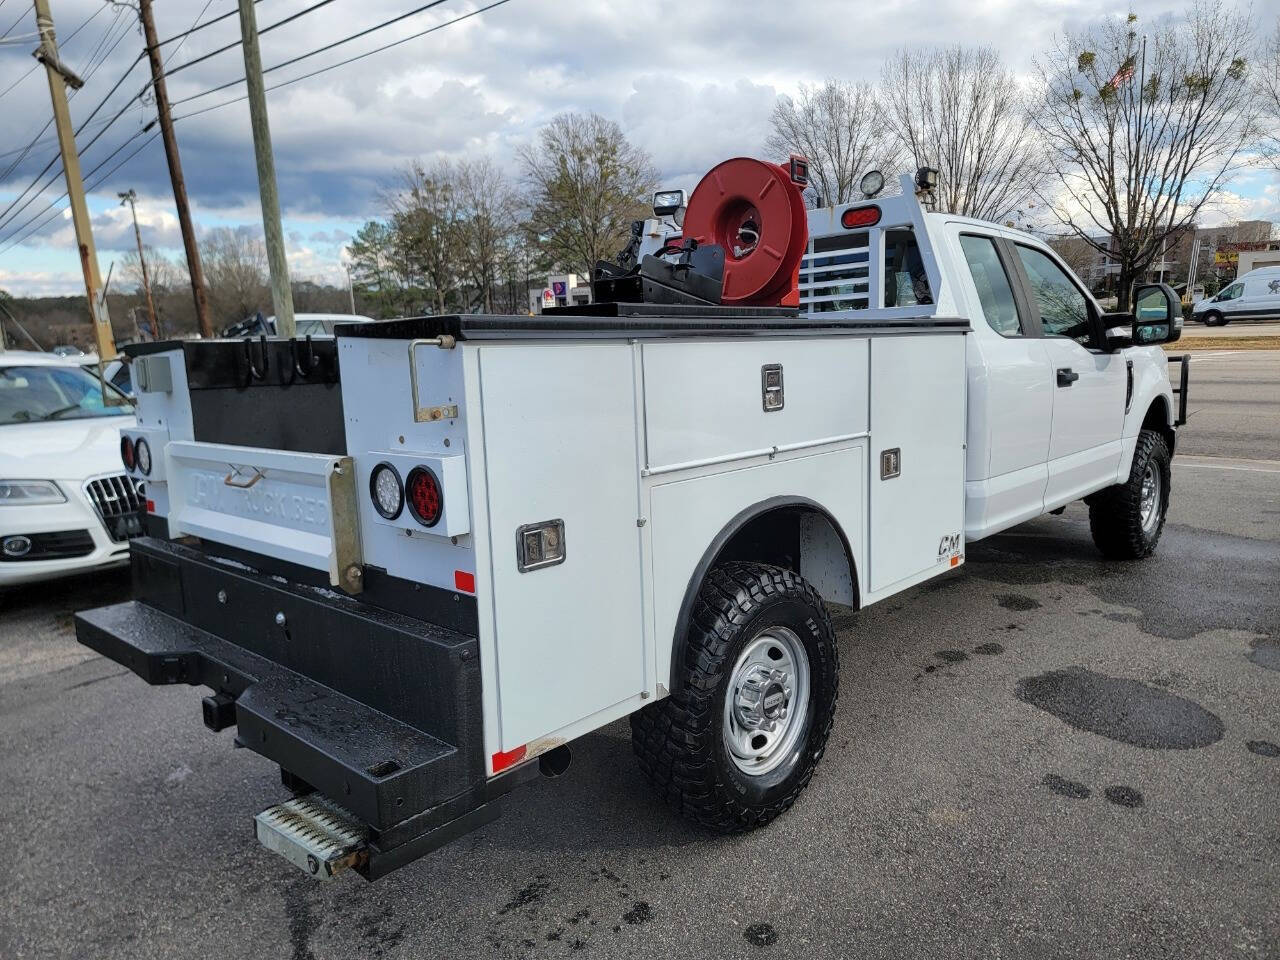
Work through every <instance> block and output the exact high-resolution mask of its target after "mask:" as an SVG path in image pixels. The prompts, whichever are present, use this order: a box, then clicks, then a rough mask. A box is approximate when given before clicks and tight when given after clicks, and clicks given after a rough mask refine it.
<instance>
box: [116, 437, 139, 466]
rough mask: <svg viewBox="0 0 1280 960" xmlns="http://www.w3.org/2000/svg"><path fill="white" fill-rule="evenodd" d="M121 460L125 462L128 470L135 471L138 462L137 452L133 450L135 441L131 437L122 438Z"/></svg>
mask: <svg viewBox="0 0 1280 960" xmlns="http://www.w3.org/2000/svg"><path fill="white" fill-rule="evenodd" d="M120 459H121V460H123V461H124V468H125V469H126V470H133V469H134V468H135V465H136V464H137V462H138V458H137V455H136V451H135V450H134V449H133V440H132V439H131V438H129V437H121V438H120Z"/></svg>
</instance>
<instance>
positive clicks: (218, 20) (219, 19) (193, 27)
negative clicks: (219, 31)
mask: <svg viewBox="0 0 1280 960" xmlns="http://www.w3.org/2000/svg"><path fill="white" fill-rule="evenodd" d="M212 2H213V0H209V3H212ZM253 2H254V4H255V5H256V4H259V3H261V2H262V0H253ZM209 3H206V4H205V5H204V10H208V9H209ZM204 10H201V11H200V16H199V17H196V23H199V22H200V18H201V17H203V16H204ZM302 12H303V13H306V12H307V11H305V10H304V11H302ZM239 13H240V11H239V9H236V10H230V11H228V12H227V13H223V14H219V15H218V16H216V17H214V18H213V19H212V20H210V21H209V22H208V23H200V25H199V26H196V24H194V23H193V24H192V25H191V29H189V30H186V31H184V32H183V33H175V34H174V35H173V36H172V37H170V38H169V39H168V40H161V41H160V42H159V43H157V44H156V46H157V47H167V46H168V45H169V44H171V43H173V41H175V40H185V39H187V37H189V36H191V34H193V33H197V32H199V31H201V30H203V29H205V27H212V26H213V25H214V24H215V23H221V22H222V21H223V20H226V19H227V18H228V17H234V16H236V15H238V14H239ZM299 16H301V14H299ZM179 46H181V44H179ZM175 52H176V51H175ZM169 56H170V57H172V56H173V54H172V53H171V54H169ZM165 63H168V61H167V60H166V61H165Z"/></svg>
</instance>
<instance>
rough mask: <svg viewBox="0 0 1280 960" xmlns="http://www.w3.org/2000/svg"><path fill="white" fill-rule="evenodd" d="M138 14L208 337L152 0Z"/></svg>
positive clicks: (196, 250)
mask: <svg viewBox="0 0 1280 960" xmlns="http://www.w3.org/2000/svg"><path fill="white" fill-rule="evenodd" d="M138 16H139V17H140V18H141V20H142V32H143V35H144V36H145V37H146V41H147V57H148V58H149V59H150V61H151V88H152V89H153V90H154V91H155V96H156V115H157V117H158V118H159V120H160V136H161V139H162V140H164V155H165V156H166V157H167V158H168V160H169V179H170V180H171V181H173V202H174V204H175V205H176V206H177V208H178V223H179V225H180V226H181V227H182V245H183V247H185V248H186V251H187V273H188V275H189V276H190V277H191V295H192V296H193V297H194V298H195V302H196V320H197V321H198V322H199V324H200V336H202V337H205V338H210V337H212V336H213V335H214V334H213V325H212V324H211V323H210V322H209V303H208V301H207V299H206V298H205V291H204V268H203V267H202V266H201V265H200V248H199V247H198V246H196V231H195V227H193V226H192V224H191V209H190V207H189V206H188V204H187V184H186V181H185V180H183V179H182V158H181V157H180V156H179V155H178V141H177V138H175V137H174V135H173V116H172V115H171V114H170V113H169V93H168V91H167V90H166V89H165V83H164V62H163V61H162V60H161V59H160V41H159V40H158V39H157V37H156V23H155V19H154V18H153V17H152V15H151V0H138ZM153 322H154V319H153Z"/></svg>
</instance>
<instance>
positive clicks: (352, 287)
mask: <svg viewBox="0 0 1280 960" xmlns="http://www.w3.org/2000/svg"><path fill="white" fill-rule="evenodd" d="M343 266H344V267H345V268H346V271H347V294H348V295H349V296H350V297H351V313H352V314H353V315H354V314H355V312H356V287H355V284H354V283H352V282H351V264H349V263H344V264H343Z"/></svg>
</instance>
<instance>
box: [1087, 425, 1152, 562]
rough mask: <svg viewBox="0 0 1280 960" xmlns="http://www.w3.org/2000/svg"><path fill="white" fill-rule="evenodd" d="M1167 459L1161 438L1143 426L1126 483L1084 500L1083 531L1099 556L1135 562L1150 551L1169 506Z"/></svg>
mask: <svg viewBox="0 0 1280 960" xmlns="http://www.w3.org/2000/svg"><path fill="white" fill-rule="evenodd" d="M1169 461H1170V456H1169V447H1168V445H1167V444H1166V443H1165V442H1164V437H1162V436H1161V435H1160V434H1158V433H1157V432H1156V431H1154V430H1143V431H1142V432H1141V433H1140V434H1138V446H1137V449H1135V450H1134V452H1133V466H1132V467H1131V468H1130V469H1129V480H1128V482H1126V483H1117V484H1116V485H1115V486H1111V487H1107V489H1105V490H1102V491H1100V492H1098V493H1096V494H1094V496H1093V497H1091V498H1089V530H1090V532H1091V533H1092V534H1093V542H1094V543H1095V544H1096V545H1097V547H1098V549H1099V550H1101V551H1102V554H1103V556H1105V557H1107V558H1108V559H1111V560H1139V559H1141V558H1143V557H1146V556H1150V554H1151V552H1152V551H1153V550H1155V548H1156V544H1157V543H1159V542H1160V534H1161V532H1162V531H1163V530H1164V515H1165V512H1166V511H1167V510H1168V509H1169V493H1170V490H1171V489H1172V488H1171V485H1170V479H1171V477H1170V469H1169ZM1152 484H1154V485H1155V489H1154V491H1153V490H1152ZM1153 497H1154V501H1153V500H1152V498H1153ZM1144 507H1145V508H1147V509H1145V510H1144Z"/></svg>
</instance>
